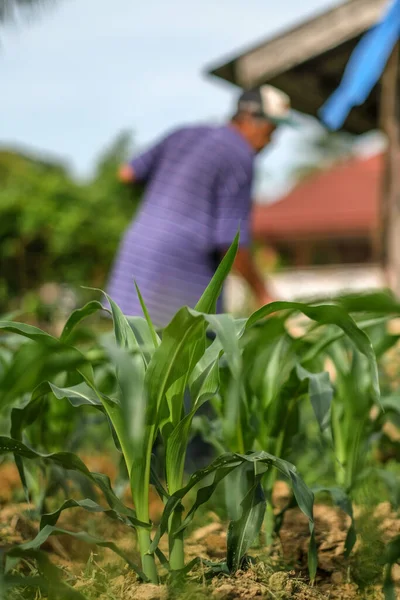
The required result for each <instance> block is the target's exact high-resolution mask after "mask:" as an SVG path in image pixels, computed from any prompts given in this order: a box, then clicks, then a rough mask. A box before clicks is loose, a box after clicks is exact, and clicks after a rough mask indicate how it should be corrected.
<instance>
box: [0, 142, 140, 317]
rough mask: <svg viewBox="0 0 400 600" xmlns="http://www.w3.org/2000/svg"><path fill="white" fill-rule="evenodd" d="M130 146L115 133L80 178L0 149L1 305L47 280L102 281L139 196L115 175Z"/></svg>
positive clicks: (58, 166)
mask: <svg viewBox="0 0 400 600" xmlns="http://www.w3.org/2000/svg"><path fill="white" fill-rule="evenodd" d="M129 145H130V138H129V136H128V135H126V134H121V135H119V136H118V138H117V139H116V140H115V141H114V142H113V143H112V144H111V145H110V147H109V148H107V150H106V151H105V152H104V153H103V154H102V156H101V157H100V159H99V161H98V163H97V166H96V169H95V173H94V176H93V177H92V178H91V180H90V181H88V182H84V183H79V182H77V181H76V180H75V179H74V178H73V177H72V176H71V174H70V173H69V171H68V169H67V168H66V167H65V166H63V165H62V164H60V163H58V162H46V161H43V160H39V159H38V158H36V157H34V156H29V155H27V154H21V153H19V152H15V151H11V150H0V272H1V274H2V277H1V279H0V310H1V309H4V308H5V307H8V306H9V303H10V299H13V298H19V297H21V295H22V294H23V293H25V292H27V291H34V290H37V289H38V288H39V287H40V286H41V285H42V284H43V283H45V282H49V281H52V282H56V283H67V284H69V285H70V286H73V287H78V286H81V285H83V284H85V285H89V286H90V285H94V286H100V285H104V282H105V280H106V277H107V273H108V270H109V268H110V265H111V262H112V260H113V257H114V254H115V252H116V250H117V247H118V243H119V241H120V238H121V235H122V233H123V231H124V229H125V228H126V226H127V224H128V223H129V221H130V219H131V218H132V216H133V214H134V211H135V209H136V207H137V205H138V202H139V198H140V191H138V190H134V189H132V188H127V187H125V186H122V185H121V184H120V183H119V182H118V181H117V178H116V170H117V168H118V165H119V164H120V162H121V161H122V160H124V159H125V158H126V156H127V154H128V150H129Z"/></svg>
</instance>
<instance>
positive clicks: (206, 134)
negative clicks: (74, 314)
mask: <svg viewBox="0 0 400 600" xmlns="http://www.w3.org/2000/svg"><path fill="white" fill-rule="evenodd" d="M254 156H255V155H254V152H253V150H252V149H251V147H250V146H249V144H248V143H247V142H246V140H245V139H244V138H243V137H242V136H241V134H240V133H239V132H237V131H236V130H235V129H233V128H232V127H230V126H224V127H208V126H197V127H185V128H182V129H179V130H177V131H175V132H173V133H172V134H170V135H168V136H167V137H165V138H164V139H163V140H161V141H160V142H159V143H158V144H156V145H155V146H153V147H152V148H151V149H150V150H148V151H147V152H145V153H144V154H142V155H141V156H139V157H137V158H135V159H134V160H132V162H131V165H132V167H133V169H134V171H135V176H136V178H137V180H138V181H143V182H146V184H147V187H146V194H145V197H144V199H143V202H142V205H141V208H140V210H139V213H138V215H137V217H136V219H135V220H134V221H133V223H132V224H131V225H130V227H129V228H128V230H127V232H126V233H125V236H124V238H123V241H122V244H121V246H120V249H119V252H118V255H117V258H116V261H115V264H114V267H113V270H112V273H111V277H110V281H109V287H108V292H109V294H110V296H111V297H112V299H113V300H114V301H115V302H117V304H118V305H119V306H120V308H121V309H122V311H123V312H124V313H125V314H127V315H141V314H142V311H141V308H140V304H139V301H138V298H137V295H136V290H135V286H134V281H136V282H137V284H138V286H139V289H140V291H141V293H142V296H143V298H144V301H145V303H146V305H147V307H148V309H149V313H150V316H151V318H152V320H153V321H154V323H155V324H156V325H158V326H165V325H166V324H167V323H168V322H169V321H170V320H171V318H172V317H173V316H174V314H175V313H176V312H177V311H178V310H179V308H180V307H181V306H190V307H193V306H195V304H196V303H197V301H198V299H199V298H200V296H201V294H202V293H203V291H204V289H205V288H206V286H207V285H208V283H209V281H210V279H211V277H212V275H213V273H214V271H215V268H216V266H217V264H218V262H219V258H220V255H221V251H223V250H225V249H227V248H228V247H229V245H230V244H231V243H232V241H233V238H234V237H235V234H236V232H237V230H238V227H239V225H240V235H241V244H242V245H247V244H248V243H249V241H250V211H251V187H252V180H253V162H254Z"/></svg>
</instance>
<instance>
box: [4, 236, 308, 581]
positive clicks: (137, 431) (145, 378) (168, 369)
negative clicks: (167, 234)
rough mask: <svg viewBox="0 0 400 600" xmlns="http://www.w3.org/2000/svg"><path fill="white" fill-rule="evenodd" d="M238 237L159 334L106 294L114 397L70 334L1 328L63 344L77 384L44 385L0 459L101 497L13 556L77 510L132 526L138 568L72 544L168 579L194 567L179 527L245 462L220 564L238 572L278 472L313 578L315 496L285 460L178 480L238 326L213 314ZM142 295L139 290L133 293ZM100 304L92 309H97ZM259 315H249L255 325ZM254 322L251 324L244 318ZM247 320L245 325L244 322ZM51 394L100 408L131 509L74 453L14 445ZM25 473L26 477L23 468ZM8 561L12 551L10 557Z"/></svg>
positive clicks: (240, 457) (237, 456)
mask: <svg viewBox="0 0 400 600" xmlns="http://www.w3.org/2000/svg"><path fill="white" fill-rule="evenodd" d="M237 245H238V238H236V240H235V242H234V244H233V246H232V247H231V249H230V250H229V252H228V253H227V254H226V256H225V257H224V259H223V261H222V263H221V265H220V267H219V268H218V270H217V272H216V274H215V276H214V278H213V279H212V281H211V282H210V284H209V286H208V288H207V289H206V291H205V292H204V294H203V296H202V297H201V299H200V300H199V302H198V304H197V306H196V308H195V310H191V309H189V308H186V307H184V308H182V309H181V310H180V311H179V312H178V313H177V314H176V315H175V317H174V318H173V320H172V321H171V323H170V324H169V325H168V326H167V327H166V328H165V330H164V331H163V332H162V337H161V339H160V337H159V336H158V334H157V332H156V331H155V329H154V327H153V325H152V323H151V320H150V318H149V316H148V313H147V310H146V308H145V305H144V302H143V300H141V301H142V305H143V309H144V313H145V316H146V319H140V318H127V317H125V316H124V315H123V314H122V313H121V311H120V309H119V308H118V306H117V305H116V304H115V303H114V302H113V301H112V300H111V299H110V298H108V301H109V304H110V306H111V313H112V317H113V324H114V335H115V342H116V343H115V345H112V344H107V346H106V347H105V352H106V354H107V356H108V360H109V363H110V365H112V366H113V369H114V376H115V388H114V390H113V392H112V393H110V394H106V393H104V392H102V391H101V390H100V389H99V388H98V386H97V384H96V381H95V377H94V374H93V370H92V366H91V363H90V360H88V356H87V355H86V356H85V355H84V354H82V353H81V352H80V351H78V350H77V349H75V348H73V347H71V346H69V345H68V339H67V338H68V336H67V337H66V334H65V335H64V334H63V335H62V336H61V339H56V338H54V337H52V336H50V335H48V334H45V333H44V332H43V331H41V330H39V329H37V328H34V327H30V326H26V325H22V324H16V323H7V322H6V323H0V329H3V330H5V331H12V332H14V333H19V334H20V335H23V336H27V337H28V338H30V339H32V340H34V341H36V342H37V343H39V344H44V345H45V346H47V345H48V346H49V347H51V348H52V350H53V353H55V352H61V351H66V348H69V350H70V352H71V356H72V357H73V360H74V361H75V362H74V368H75V371H76V373H78V374H79V375H80V377H81V381H80V383H78V384H77V385H73V386H71V387H67V388H66V387H64V388H60V387H59V386H57V385H55V384H54V383H49V382H44V383H42V384H41V385H39V386H38V387H36V389H35V391H34V392H33V395H32V397H31V400H30V403H29V404H28V405H26V406H25V407H24V411H25V412H24V414H22V413H18V415H19V425H18V427H17V426H16V424H15V421H14V428H13V432H14V434H15V437H14V438H6V437H2V438H0V453H1V454H4V453H10V452H12V453H13V454H14V456H16V457H18V458H24V459H41V460H43V461H46V462H50V463H53V464H56V465H59V466H61V467H63V468H66V469H68V470H69V471H75V472H78V473H80V474H81V475H83V476H84V477H86V479H87V480H88V481H90V482H91V483H92V484H93V485H94V486H96V487H97V488H99V489H100V490H101V492H102V493H103V496H104V499H105V500H106V502H107V504H108V508H104V507H102V506H101V505H100V504H97V503H96V502H94V501H92V500H90V499H84V500H74V499H70V500H67V501H66V502H64V503H63V505H62V506H61V507H60V508H59V509H58V510H56V511H55V512H53V513H51V514H46V515H43V517H42V519H41V530H40V533H39V535H38V536H37V537H36V538H35V539H34V540H33V541H32V542H28V543H27V544H24V545H23V546H20V547H19V549H18V552H22V551H27V552H36V551H38V549H39V548H40V546H41V544H42V543H43V542H44V541H45V540H46V539H47V537H48V536H50V535H55V534H57V533H65V532H64V531H63V530H60V529H58V528H57V521H58V518H59V516H60V514H61V513H62V511H64V510H66V509H71V508H73V507H78V506H79V507H81V508H83V509H85V510H88V511H89V512H102V513H104V514H105V515H106V516H107V517H109V518H111V519H114V520H118V521H120V522H123V523H125V525H127V527H130V528H131V529H135V530H136V532H137V538H138V543H139V548H140V555H141V566H140V567H138V566H136V565H135V564H134V563H133V562H132V559H131V558H130V556H128V555H126V554H125V553H123V552H122V551H121V550H120V549H119V548H118V547H117V545H116V544H114V543H111V542H107V541H104V540H99V539H97V538H93V537H91V536H89V535H88V534H87V533H84V532H81V533H72V532H70V534H71V535H73V536H75V537H78V539H81V540H85V541H88V542H90V543H95V544H98V545H100V546H106V547H108V548H110V549H111V550H113V551H114V552H116V553H117V554H119V555H120V556H122V557H123V558H124V559H125V560H126V561H127V563H128V564H129V565H130V566H131V567H132V568H134V569H135V571H136V572H137V573H138V574H139V576H140V577H141V578H142V579H143V580H145V581H152V582H154V583H156V582H158V581H159V570H158V567H157V562H156V559H157V560H158V561H159V562H160V563H161V565H162V566H163V567H166V568H167V569H168V570H169V571H170V573H171V575H173V574H176V573H184V572H186V570H188V569H190V568H191V567H192V566H193V564H194V563H192V564H190V563H189V565H185V561H184V531H185V529H186V528H187V527H188V525H189V524H190V523H191V521H192V519H193V516H194V514H195V512H196V510H197V509H198V508H199V507H200V506H201V505H203V504H204V503H205V502H207V501H208V500H209V499H210V497H211V496H212V494H213V492H214V491H215V489H216V487H217V486H218V484H219V483H220V482H221V481H222V480H223V479H224V478H225V477H227V476H228V475H229V474H231V473H233V472H234V471H235V470H237V469H239V468H241V467H242V465H246V466H247V468H246V472H247V476H246V486H245V494H244V496H243V499H242V503H241V513H240V515H238V518H237V519H234V520H233V522H232V523H231V525H230V527H229V531H228V538H227V563H226V566H225V567H224V568H226V569H227V570H230V571H235V570H236V569H238V568H239V567H240V565H241V564H242V560H243V558H244V556H245V554H246V553H247V551H248V549H249V547H250V546H251V544H252V542H253V540H254V538H255V537H256V536H257V533H258V531H259V529H260V527H261V524H262V520H263V514H264V511H265V499H264V493H263V489H262V485H261V481H262V479H263V477H264V476H265V474H266V473H267V472H268V471H269V470H270V469H277V470H278V471H279V472H280V473H281V474H282V475H283V476H284V477H286V478H287V480H288V481H289V483H290V484H291V486H292V487H293V491H294V495H295V498H296V501H297V503H298V505H299V507H300V508H301V510H302V511H303V512H304V513H305V514H306V516H307V517H308V519H309V523H310V534H311V543H310V552H309V570H310V575H311V577H312V578H314V576H315V573H316V567H317V560H316V548H315V540H314V522H313V494H312V492H311V491H310V490H309V489H308V488H307V487H306V486H305V484H304V483H303V481H302V480H301V478H300V477H299V475H298V474H297V472H296V469H295V468H294V467H293V466H292V465H291V464H290V463H288V462H286V461H284V460H282V459H280V458H276V457H275V456H273V455H272V454H270V453H268V452H265V451H263V450H260V451H258V452H249V453H248V452H246V448H245V447H243V451H242V452H226V453H223V454H221V455H220V456H219V457H217V458H216V459H215V460H214V461H213V462H212V463H211V464H210V465H209V466H208V467H206V468H204V469H200V470H199V471H196V472H195V473H193V474H192V475H191V477H190V478H189V480H188V481H187V482H186V483H185V481H184V463H185V454H186V450H187V445H188V442H189V438H190V431H191V423H192V420H193V418H194V416H195V414H196V412H197V410H198V409H199V407H201V406H202V405H203V404H204V403H205V402H207V401H209V400H210V399H212V398H213V397H214V396H215V395H216V394H217V393H218V389H219V385H220V381H219V373H220V360H222V358H223V357H224V356H225V358H226V359H227V360H233V358H234V351H235V350H234V349H235V347H236V346H237V339H238V335H239V336H240V334H241V332H242V328H243V323H241V322H239V323H237V322H235V321H233V320H232V319H230V317H227V316H226V315H218V316H217V315H215V314H213V313H214V312H215V307H216V302H217V299H218V296H219V294H220V292H221V288H222V285H223V282H224V280H225V278H226V276H227V274H228V273H229V271H230V269H231V266H232V264H233V260H234V257H235V254H236V249H237ZM139 297H140V293H139ZM97 308H99V307H97ZM91 309H94V307H93V306H92V307H90V306H89V307H86V309H82V310H81V311H80V313H79V314H77V313H73V315H72V316H71V318H70V321H69V323H67V326H66V329H65V330H64V333H65V332H66V331H67V332H68V331H70V330H72V329H73V326H74V325H75V324H76V323H77V322H79V321H80V319H81V318H83V317H84V316H85V314H86V313H89V312H90V311H91ZM263 316H264V313H262V312H261V313H258V315H256V316H255V317H253V322H257V320H258V319H259V318H262V317H263ZM250 324H251V320H250ZM250 324H249V326H250ZM209 328H211V329H213V330H214V331H215V333H216V335H217V339H218V340H219V342H220V347H219V346H218V347H216V345H215V344H211V345H210V344H209V342H208V338H207V330H208V329H209ZM187 390H189V391H190V397H191V406H190V409H189V410H188V411H185V408H184V396H185V393H186V391H187ZM49 394H51V397H52V398H53V401H58V402H59V401H61V400H63V399H66V400H67V401H69V403H70V404H71V405H72V406H74V407H82V406H86V407H87V406H90V407H92V408H94V409H97V410H99V411H100V412H102V413H103V414H104V415H105V416H106V417H107V419H108V421H109V424H110V426H111V431H112V433H113V438H114V440H115V443H116V445H117V447H118V449H119V450H120V451H121V453H122V456H123V458H124V462H125V466H126V470H127V472H128V474H129V481H130V489H131V495H132V500H133V505H134V507H135V508H134V509H132V508H129V507H128V506H126V505H125V504H123V502H122V501H121V500H120V499H119V498H118V497H117V496H116V494H115V493H114V491H113V490H112V487H111V484H110V481H109V479H108V478H107V477H105V476H104V475H101V474H97V473H92V472H90V471H89V470H88V469H87V467H86V466H85V465H84V463H83V462H82V461H81V460H80V459H79V457H78V456H76V455H74V454H72V453H70V452H56V453H51V454H49V453H47V454H44V453H40V452H37V451H36V450H33V449H32V448H30V447H29V446H27V445H26V444H24V443H23V442H22V441H21V437H22V436H21V433H22V431H23V427H24V422H25V419H24V415H28V414H29V412H30V411H31V412H32V411H33V409H34V411H37V407H38V406H39V405H40V404H41V403H42V402H43V401H44V400H43V399H44V398H47V397H48V396H49ZM157 436H161V439H162V441H163V446H164V449H165V460H164V469H163V471H164V476H165V477H164V479H165V485H163V484H162V483H161V482H160V480H159V479H158V477H157V476H156V473H155V471H154V469H153V466H152V450H153V445H154V442H155V440H156V438H157ZM22 473H23V471H22ZM150 483H153V484H154V485H155V487H156V489H157V491H158V493H159V495H160V497H161V498H162V499H163V501H164V503H165V508H164V511H163V515H162V518H161V521H160V524H159V526H158V528H157V530H156V532H155V534H154V536H153V537H152V534H151V532H152V524H151V523H150V519H149V486H150ZM194 489H197V492H196V495H195V500H194V501H193V503H192V504H191V506H190V507H187V510H186V511H185V508H184V504H183V501H184V500H185V501H187V499H188V494H189V493H191V492H192V490H194ZM165 534H167V535H168V542H169V556H168V558H167V557H165V556H164V555H163V554H162V552H161V551H160V548H159V541H160V539H161V537H162V536H163V535H165ZM8 556H9V558H10V560H11V557H12V556H13V550H11V551H10V552H8Z"/></svg>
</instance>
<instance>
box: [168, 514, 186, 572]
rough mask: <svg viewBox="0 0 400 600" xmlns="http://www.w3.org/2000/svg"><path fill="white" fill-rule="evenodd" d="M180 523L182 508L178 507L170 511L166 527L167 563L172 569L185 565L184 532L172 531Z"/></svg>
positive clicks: (176, 569)
mask: <svg viewBox="0 0 400 600" xmlns="http://www.w3.org/2000/svg"><path fill="white" fill-rule="evenodd" d="M181 524H182V510H181V509H180V508H178V509H177V510H175V511H174V512H173V513H172V515H171V517H170V521H169V528H168V529H169V532H168V545H169V564H170V567H171V569H172V570H173V571H178V570H179V569H183V568H184V566H185V551H184V542H183V535H184V532H183V531H181V532H180V533H178V534H175V535H174V532H175V531H176V530H177V529H178V528H179V527H180V526H181Z"/></svg>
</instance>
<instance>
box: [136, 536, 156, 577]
mask: <svg viewBox="0 0 400 600" xmlns="http://www.w3.org/2000/svg"><path fill="white" fill-rule="evenodd" d="M137 535H138V541H139V549H140V557H141V561H142V570H143V573H144V574H145V575H146V577H148V579H149V580H150V582H151V583H154V584H156V585H157V584H158V583H159V580H158V573H157V567H156V563H155V560H154V554H147V551H148V549H149V548H150V544H151V539H150V531H149V530H148V529H142V528H139V527H138V529H137Z"/></svg>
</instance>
